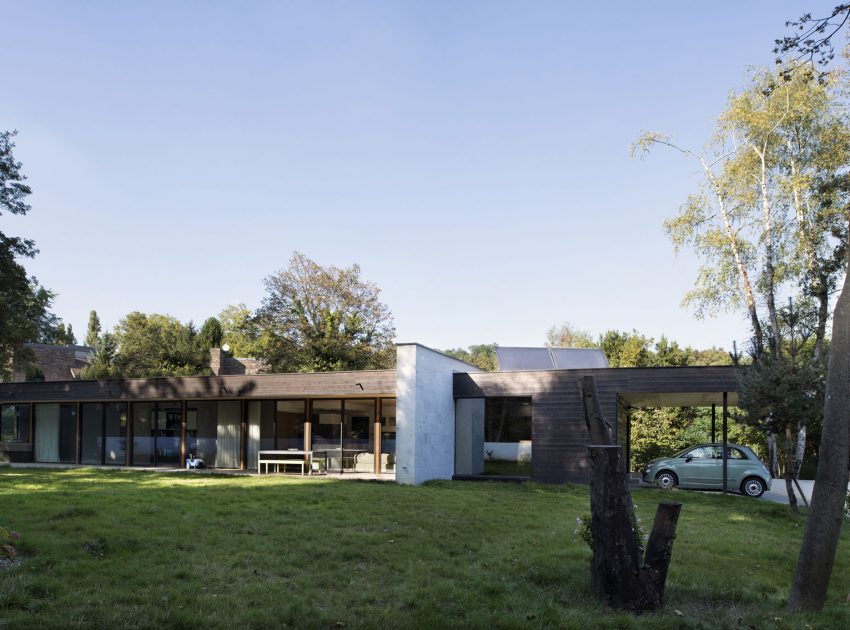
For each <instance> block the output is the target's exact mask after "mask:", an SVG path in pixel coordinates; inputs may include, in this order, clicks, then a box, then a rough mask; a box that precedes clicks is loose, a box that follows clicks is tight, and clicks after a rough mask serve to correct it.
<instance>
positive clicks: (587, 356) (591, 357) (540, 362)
mask: <svg viewBox="0 0 850 630" xmlns="http://www.w3.org/2000/svg"><path fill="white" fill-rule="evenodd" d="M496 356H497V357H498V359H499V370H503V371H516V370H582V369H591V368H607V367H608V359H606V358H605V353H603V352H602V350H597V349H595V348H516V347H513V348H512V347H507V346H497V347H496Z"/></svg>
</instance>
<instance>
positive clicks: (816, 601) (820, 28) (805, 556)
mask: <svg viewBox="0 0 850 630" xmlns="http://www.w3.org/2000/svg"><path fill="white" fill-rule="evenodd" d="M848 16H850V4H841V5H838V6H837V7H835V9H834V10H833V13H832V16H830V17H828V18H815V19H814V20H813V19H812V16H811V14H806V15H804V16H803V17H802V18H801V19H800V21H799V22H796V23H794V22H791V23H789V25H791V26H795V27H797V28H798V29H799V32H797V33H795V34H794V35H793V36H790V37H788V36H786V37H785V38H783V39H782V40H776V43H777V48H775V49H774V51H775V52H776V53H777V54H785V53H789V52H791V53H793V54H796V55H798V56H797V57H796V58H794V59H792V60H791V63H790V64H788V65H787V66H786V68H785V69H784V70H783V78H787V77H788V75H789V74H793V73H794V72H796V69H797V67H798V66H799V61H800V60H801V59H807V60H808V61H811V60H812V59H814V58H815V57H816V56H817V57H818V63H819V64H820V65H821V66H824V65H826V64H828V63H829V61H831V59H832V58H833V47H832V42H831V40H832V37H833V36H834V35H835V34H836V33H837V32H838V31H839V30H840V29H841V28H842V27H843V26H844V24H845V23H846V22H847V19H848ZM835 17H837V18H838V20H837V24H836V23H835V22H833V21H832V18H835ZM806 25H808V26H809V28H808V30H807V29H806ZM812 27H814V28H813V29H812ZM824 51H825V52H824ZM845 188H846V186H845ZM843 210H844V212H843V216H844V219H845V221H846V225H847V230H846V231H845V233H844V234H845V243H844V245H845V250H846V251H848V252H850V243H848V242H847V241H848V240H850V205H848V204H845V206H844V208H843ZM848 382H850V276H848V274H847V273H846V272H845V275H844V284H843V287H842V289H841V293H840V295H839V297H838V299H837V301H836V304H835V310H834V312H833V315H832V341H831V343H830V348H829V363H828V367H827V377H826V392H825V403H824V411H823V431H822V435H821V448H820V457H819V459H818V469H817V474H816V475H815V488H814V491H813V493H812V501H811V507H810V510H809V517H808V519H807V520H806V529H805V532H804V534H803V544H802V546H801V548H800V556H799V558H798V560H797V569H796V572H795V574H794V579H793V581H792V583H791V592H790V594H789V597H788V607H789V608H790V609H791V610H813V611H817V610H820V609H821V608H823V604H824V602H825V601H826V594H827V588H828V586H829V578H830V575H831V574H832V567H833V564H834V563H835V552H836V550H837V548H838V540H839V536H840V533H841V523H842V521H843V520H844V515H843V510H844V505H845V502H846V497H847V482H848V476H850V475H848V465H850V422H848V418H850V388H848V387H847V383H848Z"/></svg>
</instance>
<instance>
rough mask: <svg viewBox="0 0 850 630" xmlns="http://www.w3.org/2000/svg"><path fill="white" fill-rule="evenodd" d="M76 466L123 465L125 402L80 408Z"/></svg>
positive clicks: (81, 406)
mask: <svg viewBox="0 0 850 630" xmlns="http://www.w3.org/2000/svg"><path fill="white" fill-rule="evenodd" d="M80 463H82V464H113V465H124V464H126V463H127V403H83V404H82V405H80Z"/></svg>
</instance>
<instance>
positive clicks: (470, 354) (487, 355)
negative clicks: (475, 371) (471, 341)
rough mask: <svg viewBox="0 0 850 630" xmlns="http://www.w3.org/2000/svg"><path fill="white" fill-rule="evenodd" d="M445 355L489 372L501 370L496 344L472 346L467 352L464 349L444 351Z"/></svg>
mask: <svg viewBox="0 0 850 630" xmlns="http://www.w3.org/2000/svg"><path fill="white" fill-rule="evenodd" d="M443 353H444V354H447V355H449V356H450V357H454V358H455V359H460V360H461V361H466V362H467V363H471V364H472V365H477V366H478V367H480V368H481V369H482V370H486V371H487V372H495V371H496V370H498V369H499V358H498V356H497V355H496V344H495V343H483V344H478V345H472V346H469V348H468V349H466V350H465V349H463V348H451V349H449V350H443Z"/></svg>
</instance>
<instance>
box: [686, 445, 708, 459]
mask: <svg viewBox="0 0 850 630" xmlns="http://www.w3.org/2000/svg"><path fill="white" fill-rule="evenodd" d="M683 457H685V458H687V457H692V458H693V459H711V458H712V457H714V449H713V448H711V447H709V446H700V447H699V448H694V449H691V450H690V451H688V452H687V453H685V454H684V455H683Z"/></svg>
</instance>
